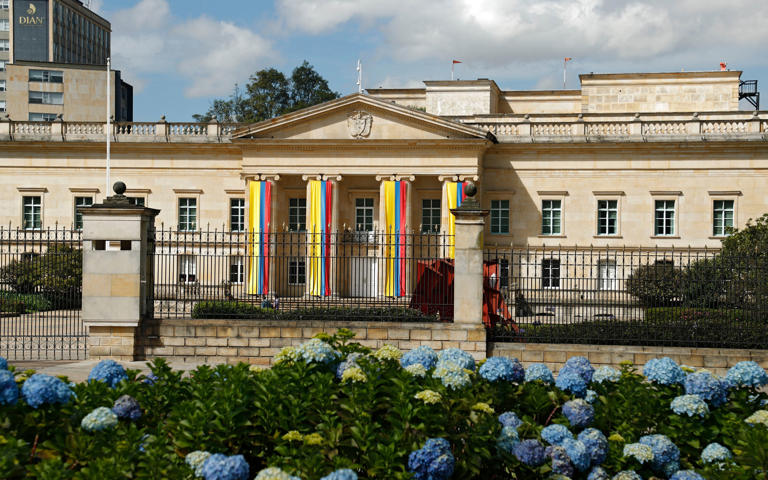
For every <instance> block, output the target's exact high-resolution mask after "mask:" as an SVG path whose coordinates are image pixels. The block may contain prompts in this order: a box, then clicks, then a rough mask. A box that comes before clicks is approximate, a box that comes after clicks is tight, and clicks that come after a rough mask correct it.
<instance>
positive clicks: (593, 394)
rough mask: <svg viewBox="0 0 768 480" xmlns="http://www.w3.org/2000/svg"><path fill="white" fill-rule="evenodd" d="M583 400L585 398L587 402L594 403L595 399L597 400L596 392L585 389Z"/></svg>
mask: <svg viewBox="0 0 768 480" xmlns="http://www.w3.org/2000/svg"><path fill="white" fill-rule="evenodd" d="M584 400H586V401H587V403H595V400H597V392H596V391H594V390H587V393H586V394H585V395H584Z"/></svg>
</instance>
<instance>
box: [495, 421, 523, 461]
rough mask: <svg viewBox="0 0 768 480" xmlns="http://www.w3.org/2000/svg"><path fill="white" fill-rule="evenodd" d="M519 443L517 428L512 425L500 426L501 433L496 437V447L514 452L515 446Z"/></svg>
mask: <svg viewBox="0 0 768 480" xmlns="http://www.w3.org/2000/svg"><path fill="white" fill-rule="evenodd" d="M518 443H520V437H518V435H517V429H516V428H514V427H511V426H509V427H501V433H500V434H499V436H498V437H496V447H497V448H498V449H499V450H503V451H505V452H507V453H508V454H510V455H511V454H513V453H514V452H515V446H516V445H517V444H518Z"/></svg>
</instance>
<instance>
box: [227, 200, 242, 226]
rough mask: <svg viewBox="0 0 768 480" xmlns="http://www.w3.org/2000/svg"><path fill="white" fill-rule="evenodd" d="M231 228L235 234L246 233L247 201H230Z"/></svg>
mask: <svg viewBox="0 0 768 480" xmlns="http://www.w3.org/2000/svg"><path fill="white" fill-rule="evenodd" d="M229 228H230V229H231V230H232V231H233V232H244V231H245V199H244V198H230V199H229Z"/></svg>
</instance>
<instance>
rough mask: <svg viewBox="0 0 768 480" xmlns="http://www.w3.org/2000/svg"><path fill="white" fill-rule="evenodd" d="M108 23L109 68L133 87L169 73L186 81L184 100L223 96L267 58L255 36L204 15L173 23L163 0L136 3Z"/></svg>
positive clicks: (268, 48)
mask: <svg viewBox="0 0 768 480" xmlns="http://www.w3.org/2000/svg"><path fill="white" fill-rule="evenodd" d="M110 19H111V21H112V31H113V37H112V55H113V57H114V64H115V66H116V68H121V69H123V70H124V71H125V72H126V74H127V75H128V76H129V81H131V82H133V83H134V84H135V86H137V87H141V86H142V85H143V84H146V78H144V77H145V76H146V75H149V74H158V73H160V74H163V73H171V74H174V76H175V75H181V76H182V77H184V78H186V79H187V80H188V82H189V84H188V85H187V86H186V88H185V90H184V93H185V95H186V96H187V97H205V96H217V95H226V94H229V93H230V92H231V91H232V88H233V86H234V84H235V82H237V81H238V80H241V79H243V78H246V77H247V76H248V75H249V74H251V73H253V72H255V71H256V70H258V69H259V68H262V67H263V66H264V65H265V64H266V63H267V61H268V60H269V59H271V58H273V51H272V45H271V43H270V42H269V41H268V40H266V39H265V38H263V37H262V36H261V35H259V34H258V33H256V32H254V31H252V30H249V29H247V28H244V27H241V26H238V25H235V24H234V23H232V22H229V21H222V20H215V19H212V18H210V17H207V16H200V17H197V18H194V19H190V20H181V19H178V18H176V17H175V16H174V15H173V13H172V12H171V8H170V6H169V4H168V1H167V0H140V1H139V2H138V3H137V4H136V5H134V6H133V7H131V8H128V9H124V10H119V11H117V12H114V13H113V14H111V15H110ZM137 90H138V88H137Z"/></svg>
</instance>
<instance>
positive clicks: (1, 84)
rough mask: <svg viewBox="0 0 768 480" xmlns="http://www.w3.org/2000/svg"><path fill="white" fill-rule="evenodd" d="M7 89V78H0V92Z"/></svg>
mask: <svg viewBox="0 0 768 480" xmlns="http://www.w3.org/2000/svg"><path fill="white" fill-rule="evenodd" d="M4 91H5V79H2V80H0V92H4Z"/></svg>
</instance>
